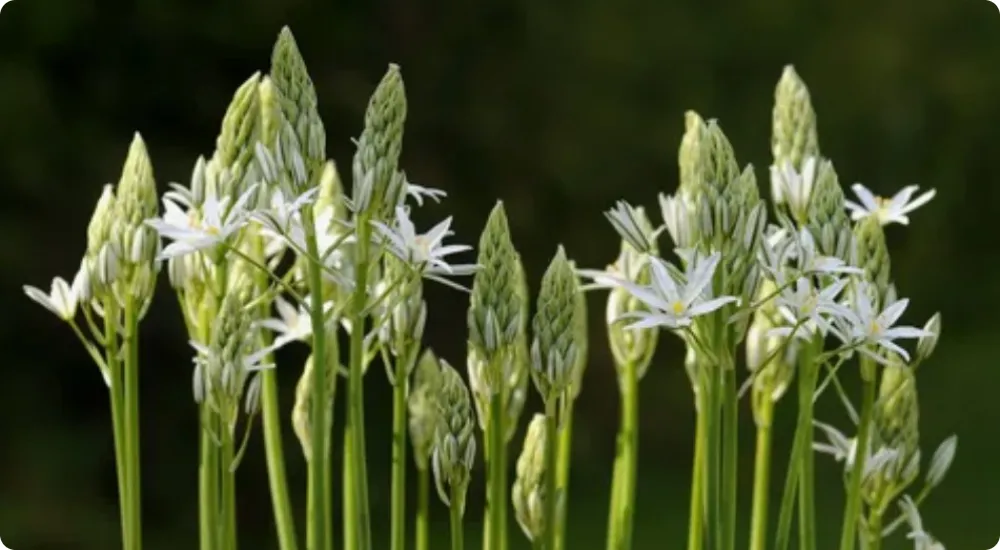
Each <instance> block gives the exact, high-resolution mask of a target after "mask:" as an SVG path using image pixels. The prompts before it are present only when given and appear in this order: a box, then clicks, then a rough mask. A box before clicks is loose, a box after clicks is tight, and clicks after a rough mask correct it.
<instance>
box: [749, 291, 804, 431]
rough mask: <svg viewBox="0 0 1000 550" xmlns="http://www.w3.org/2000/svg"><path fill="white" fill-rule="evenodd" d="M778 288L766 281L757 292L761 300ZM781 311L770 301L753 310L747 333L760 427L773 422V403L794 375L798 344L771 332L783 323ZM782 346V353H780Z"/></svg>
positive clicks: (755, 407)
mask: <svg viewBox="0 0 1000 550" xmlns="http://www.w3.org/2000/svg"><path fill="white" fill-rule="evenodd" d="M776 290H777V285H775V283H774V281H771V280H770V279H765V280H764V281H762V283H761V285H760V289H759V290H758V296H757V298H758V300H763V299H764V298H766V297H768V296H772V295H773V294H774V292H775V291H776ZM783 321H784V319H782V317H781V315H780V314H779V312H778V307H777V302H776V300H774V299H770V300H767V301H766V302H764V303H763V304H761V306H760V307H758V308H757V310H756V311H754V314H753V321H752V322H751V323H750V327H749V329H748V330H747V337H746V338H747V344H746V353H747V369H748V370H750V372H752V373H754V379H753V393H752V398H751V404H752V408H753V413H754V420H755V421H756V422H757V425H758V426H761V427H763V426H768V425H769V423H770V422H771V415H770V414H769V411H770V410H771V408H772V407H771V404H772V403H776V402H777V401H778V400H779V399H781V397H782V396H784V395H785V392H786V391H787V390H788V385H789V384H790V383H791V381H792V377H793V376H794V372H795V371H794V368H793V367H794V365H795V348H794V345H795V342H788V337H787V336H784V335H777V334H774V333H773V332H772V330H773V329H774V328H776V327H779V326H782V325H784V324H785V323H784V322H783ZM783 346H787V347H785V350H784V351H783V352H781V351H778V350H780V349H781V348H782V347H783Z"/></svg>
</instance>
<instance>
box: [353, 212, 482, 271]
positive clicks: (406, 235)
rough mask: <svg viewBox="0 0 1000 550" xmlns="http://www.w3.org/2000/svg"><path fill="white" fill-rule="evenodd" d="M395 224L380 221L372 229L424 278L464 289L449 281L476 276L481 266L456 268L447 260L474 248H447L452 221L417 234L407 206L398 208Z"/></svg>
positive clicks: (458, 246) (390, 249) (452, 245)
mask: <svg viewBox="0 0 1000 550" xmlns="http://www.w3.org/2000/svg"><path fill="white" fill-rule="evenodd" d="M395 222H396V223H395V224H394V227H389V226H388V225H386V224H384V223H382V222H379V221H373V222H372V225H373V226H375V229H377V230H378V232H379V234H380V235H381V237H382V241H383V242H384V243H385V245H386V247H387V249H388V251H389V252H390V253H391V254H392V255H394V256H396V257H397V258H399V259H400V260H402V261H404V262H407V263H408V264H410V265H411V266H412V267H413V268H414V269H415V270H416V271H418V272H419V273H420V274H421V275H422V276H424V277H426V278H428V279H431V280H435V281H438V282H440V283H443V284H446V285H448V286H452V287H457V288H462V287H461V286H458V285H457V284H456V283H453V282H451V281H449V280H447V279H446V278H445V277H450V276H456V275H471V274H472V273H474V272H475V270H476V268H477V266H476V265H474V264H472V265H470V264H459V265H452V264H449V263H448V262H447V261H446V260H445V259H444V258H445V257H446V256H450V255H452V254H456V253H458V252H465V251H466V250H471V249H472V247H471V246H468V245H464V244H451V245H445V244H443V241H444V239H445V237H449V236H451V235H452V234H453V233H452V231H451V230H450V229H449V228H450V227H451V217H448V218H446V219H445V220H444V221H442V222H441V223H439V224H437V225H435V226H434V227H432V228H431V229H430V230H429V231H427V233H424V234H417V232H416V228H415V227H414V225H413V221H412V220H410V214H409V211H408V210H407V209H406V208H405V207H403V206H397V207H396V220H395Z"/></svg>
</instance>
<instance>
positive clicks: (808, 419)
mask: <svg viewBox="0 0 1000 550" xmlns="http://www.w3.org/2000/svg"><path fill="white" fill-rule="evenodd" d="M816 347H817V345H816V343H810V344H809V345H807V346H805V348H804V350H803V353H802V355H801V357H800V362H799V423H798V426H797V427H796V428H795V430H796V432H797V433H799V432H801V433H802V437H803V438H804V441H805V444H803V445H801V446H800V447H799V448H798V451H799V453H798V463H799V548H800V549H802V550H813V549H815V548H816V475H815V472H814V469H815V454H813V450H812V445H811V444H810V443H811V442H812V433H813V410H814V405H813V394H814V392H815V391H816V383H817V381H818V378H819V364H818V363H816V361H815V359H816Z"/></svg>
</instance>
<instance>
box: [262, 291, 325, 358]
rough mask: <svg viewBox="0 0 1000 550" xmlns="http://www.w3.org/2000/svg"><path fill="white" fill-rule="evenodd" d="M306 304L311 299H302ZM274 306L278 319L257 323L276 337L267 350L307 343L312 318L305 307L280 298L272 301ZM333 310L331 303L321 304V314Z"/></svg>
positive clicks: (310, 334)
mask: <svg viewBox="0 0 1000 550" xmlns="http://www.w3.org/2000/svg"><path fill="white" fill-rule="evenodd" d="M304 300H305V303H306V304H311V303H312V301H311V298H310V297H309V296H306V297H305V298H304ZM274 306H275V308H277V310H278V317H280V319H273V318H272V319H263V320H260V321H257V323H256V325H257V326H258V327H262V328H266V329H269V330H272V331H274V332H275V333H277V334H278V336H277V337H276V338H275V339H274V342H273V343H272V344H271V347H270V348H269V349H272V350H276V349H279V348H281V347H283V346H285V345H286V344H288V343H290V342H295V341H302V342H304V341H307V340H308V339H309V337H310V336H312V318H311V317H310V312H309V309H308V308H306V306H305V305H301V304H300V305H299V307H298V308H296V307H295V306H293V305H292V304H290V303H289V302H288V301H286V300H285V299H284V298H282V297H280V296H279V297H277V298H275V300H274ZM331 308H333V302H326V303H325V304H323V312H324V313H327V312H329V311H330V309H331Z"/></svg>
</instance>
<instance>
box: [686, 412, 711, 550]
mask: <svg viewBox="0 0 1000 550" xmlns="http://www.w3.org/2000/svg"><path fill="white" fill-rule="evenodd" d="M704 408H705V404H704V403H701V404H700V406H699V407H697V411H696V413H697V419H696V420H695V432H694V433H695V435H694V463H693V464H692V466H691V470H692V472H691V509H690V512H689V518H690V519H689V520H688V546H687V547H688V550H702V548H703V545H704V535H703V532H704V531H703V529H704V522H703V518H704V515H703V514H704V511H705V501H704V500H703V499H704V496H705V449H706V447H707V443H708V441H707V439H708V422H707V420H706V418H705V414H704V412H703V411H704Z"/></svg>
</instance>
